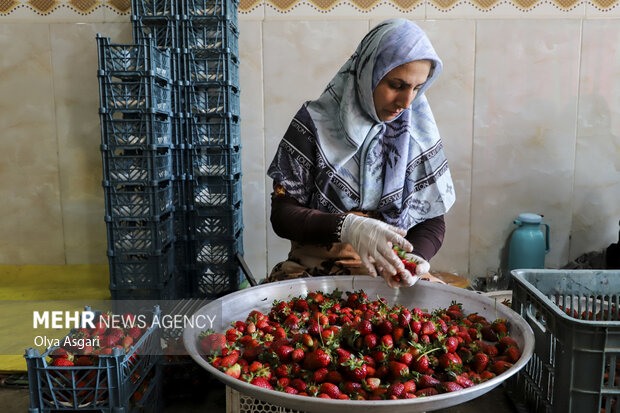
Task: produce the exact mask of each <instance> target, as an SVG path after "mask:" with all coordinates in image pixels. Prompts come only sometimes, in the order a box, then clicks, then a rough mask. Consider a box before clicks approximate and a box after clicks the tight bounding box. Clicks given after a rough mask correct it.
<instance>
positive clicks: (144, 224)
mask: <svg viewBox="0 0 620 413" xmlns="http://www.w3.org/2000/svg"><path fill="white" fill-rule="evenodd" d="M106 221H107V224H106V227H107V230H108V250H109V254H114V255H116V256H119V255H121V254H123V255H124V254H133V255H141V254H161V252H162V250H163V249H164V248H166V247H168V245H169V244H170V243H172V242H173V241H174V224H173V217H172V214H168V215H167V216H165V217H164V218H162V219H158V220H128V219H123V218H115V217H106Z"/></svg>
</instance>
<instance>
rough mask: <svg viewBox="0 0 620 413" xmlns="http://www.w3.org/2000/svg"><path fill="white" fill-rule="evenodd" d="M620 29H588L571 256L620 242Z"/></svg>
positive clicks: (606, 24)
mask: <svg viewBox="0 0 620 413" xmlns="http://www.w3.org/2000/svg"><path fill="white" fill-rule="evenodd" d="M619 45H620V25H618V23H617V22H616V21H614V20H589V21H586V22H584V25H583V46H582V56H581V77H580V99H579V124H578V125H579V127H578V131H577V151H576V155H575V190H574V195H573V200H572V204H573V227H572V233H571V235H572V238H571V248H570V257H571V259H574V258H576V257H578V256H579V255H581V254H584V253H586V252H590V251H598V250H601V249H603V248H606V247H607V246H608V245H609V244H611V243H615V242H618V220H619V219H620V46H619Z"/></svg>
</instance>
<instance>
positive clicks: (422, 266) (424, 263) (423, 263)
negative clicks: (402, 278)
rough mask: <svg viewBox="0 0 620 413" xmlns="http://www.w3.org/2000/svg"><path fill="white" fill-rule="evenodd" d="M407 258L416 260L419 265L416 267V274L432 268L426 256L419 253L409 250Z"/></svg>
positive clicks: (422, 273) (424, 272)
mask: <svg viewBox="0 0 620 413" xmlns="http://www.w3.org/2000/svg"><path fill="white" fill-rule="evenodd" d="M405 259H406V260H407V261H414V262H415V263H416V264H417V265H416V267H415V274H414V275H424V274H426V273H427V272H429V271H430V270H431V265H430V264H429V263H428V261H426V260H425V259H424V258H422V257H420V256H419V255H415V254H412V253H411V252H408V253H406V254H405Z"/></svg>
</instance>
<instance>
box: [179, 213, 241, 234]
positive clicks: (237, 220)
mask: <svg viewBox="0 0 620 413" xmlns="http://www.w3.org/2000/svg"><path fill="white" fill-rule="evenodd" d="M190 224H191V231H192V235H193V236H194V237H195V239H198V240H201V239H218V238H233V237H234V236H235V235H236V234H238V233H239V231H240V230H241V229H243V213H242V209H241V207H240V206H238V207H236V208H220V209H216V210H213V211H209V212H208V213H207V214H205V215H203V216H201V215H198V214H197V213H196V212H193V213H190Z"/></svg>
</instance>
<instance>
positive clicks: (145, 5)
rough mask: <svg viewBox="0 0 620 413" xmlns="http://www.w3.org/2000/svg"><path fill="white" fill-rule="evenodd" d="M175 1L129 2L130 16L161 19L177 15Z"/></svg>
mask: <svg viewBox="0 0 620 413" xmlns="http://www.w3.org/2000/svg"><path fill="white" fill-rule="evenodd" d="M177 6H178V7H180V5H178V4H177V2H176V1H175V0H131V14H132V15H133V16H138V17H141V18H153V19H161V18H164V17H171V16H174V15H176V14H178V11H177Z"/></svg>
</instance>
